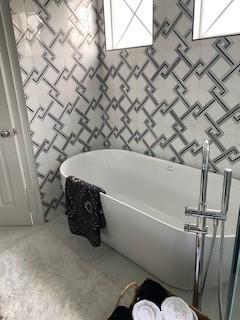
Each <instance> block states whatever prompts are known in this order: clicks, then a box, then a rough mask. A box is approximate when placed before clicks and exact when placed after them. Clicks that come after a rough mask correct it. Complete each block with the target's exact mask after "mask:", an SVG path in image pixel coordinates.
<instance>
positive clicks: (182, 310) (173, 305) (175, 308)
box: [161, 297, 195, 320]
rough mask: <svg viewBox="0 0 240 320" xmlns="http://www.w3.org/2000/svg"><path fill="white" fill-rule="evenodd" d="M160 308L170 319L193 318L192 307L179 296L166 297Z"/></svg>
mask: <svg viewBox="0 0 240 320" xmlns="http://www.w3.org/2000/svg"><path fill="white" fill-rule="evenodd" d="M161 310H162V311H163V312H164V313H167V314H168V315H169V316H170V319H175V320H194V319H195V317H194V315H193V311H192V309H191V308H190V307H189V306H188V304H187V303H186V302H185V301H184V300H183V299H181V298H178V297H168V298H166V299H165V300H164V301H163V303H162V305H161Z"/></svg>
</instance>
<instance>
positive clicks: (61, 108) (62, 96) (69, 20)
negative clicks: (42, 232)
mask: <svg viewBox="0 0 240 320" xmlns="http://www.w3.org/2000/svg"><path fill="white" fill-rule="evenodd" d="M11 9H12V17H13V24H14V30H15V38H16V42H17V49H18V54H19V62H20V67H21V73H22V80H23V86H24V93H25V98H26V107H27V110H28V117H29V122H30V128H31V134H32V143H33V149H34V155H35V163H36V166H37V172H38V179H39V185H40V191H41V197H42V203H43V207H44V212H45V217H47V216H48V214H49V213H50V211H51V212H54V210H52V209H60V208H63V206H62V203H63V201H64V199H63V192H62V188H61V183H60V176H59V172H58V168H59V165H60V164H61V162H62V161H64V160H65V159H66V158H67V157H68V156H70V155H73V154H76V153H79V152H82V151H88V150H90V149H97V148H102V147H103V141H104V136H103V134H102V129H103V121H102V120H101V114H102V110H101V106H99V105H98V104H97V99H98V97H99V96H100V94H101V93H100V87H101V81H100V80H99V70H100V61H99V60H98V44H99V40H98V31H97V29H96V23H95V21H96V16H95V12H96V8H95V7H94V6H93V4H92V1H88V0H74V1H72V0H65V1H62V0H61V1H57V0H51V1H49V0H25V1H24V0H12V1H11Z"/></svg>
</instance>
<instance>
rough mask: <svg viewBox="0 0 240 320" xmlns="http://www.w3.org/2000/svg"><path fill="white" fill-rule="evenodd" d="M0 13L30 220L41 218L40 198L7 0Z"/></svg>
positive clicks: (2, 2) (40, 220) (2, 1)
mask: <svg viewBox="0 0 240 320" xmlns="http://www.w3.org/2000/svg"><path fill="white" fill-rule="evenodd" d="M0 15H1V18H2V22H3V26H4V28H3V29H4V30H3V31H2V30H1V32H3V37H4V38H5V44H6V49H7V54H8V56H3V62H4V65H5V67H6V69H7V71H9V72H7V73H6V82H7V91H9V92H8V96H9V100H10V105H11V110H9V111H10V116H11V119H12V122H13V124H14V127H13V128H14V129H15V130H16V136H15V138H16V145H17V149H18V154H19V160H20V163H21V169H22V176H23V182H24V185H25V192H26V196H27V198H28V203H29V208H30V213H29V214H30V216H31V219H32V224H41V223H43V222H44V215H43V209H42V202H41V196H40V190H39V184H38V178H37V170H36V167H35V163H34V154H33V146H32V141H31V136H30V124H29V121H28V115H27V108H26V106H25V97H24V91H23V85H22V78H21V72H20V66H19V60H18V54H17V48H16V41H15V36H14V30H13V23H12V17H11V10H10V5H9V1H8V0H0Z"/></svg>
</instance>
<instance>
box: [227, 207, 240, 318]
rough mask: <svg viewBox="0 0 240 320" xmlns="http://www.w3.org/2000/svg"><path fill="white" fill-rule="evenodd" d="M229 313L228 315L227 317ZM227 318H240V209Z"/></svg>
mask: <svg viewBox="0 0 240 320" xmlns="http://www.w3.org/2000/svg"><path fill="white" fill-rule="evenodd" d="M228 314H229V317H228ZM226 318H227V319H228V320H239V319H240V211H239V216H238V226H237V233H236V242H235V249H234V257H233V264H232V272H231V279H230V285H229V296H228V305H227V317H226Z"/></svg>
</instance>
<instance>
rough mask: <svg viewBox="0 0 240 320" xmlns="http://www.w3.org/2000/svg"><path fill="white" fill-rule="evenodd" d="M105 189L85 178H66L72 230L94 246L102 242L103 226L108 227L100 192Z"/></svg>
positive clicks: (68, 212) (67, 213)
mask: <svg viewBox="0 0 240 320" xmlns="http://www.w3.org/2000/svg"><path fill="white" fill-rule="evenodd" d="M101 192H102V193H105V191H104V190H103V189H101V188H99V187H97V186H94V185H92V184H90V183H87V182H85V181H83V180H80V179H78V178H75V177H73V176H69V177H67V179H66V185H65V195H66V215H67V217H68V223H69V228H70V231H71V232H72V233H74V234H77V235H80V236H83V237H85V238H87V239H88V240H89V242H90V243H91V245H92V246H93V247H98V246H100V244H101V233H100V230H101V228H105V227H106V221H105V217H104V213H103V210H102V205H101V200H100V193H101Z"/></svg>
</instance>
